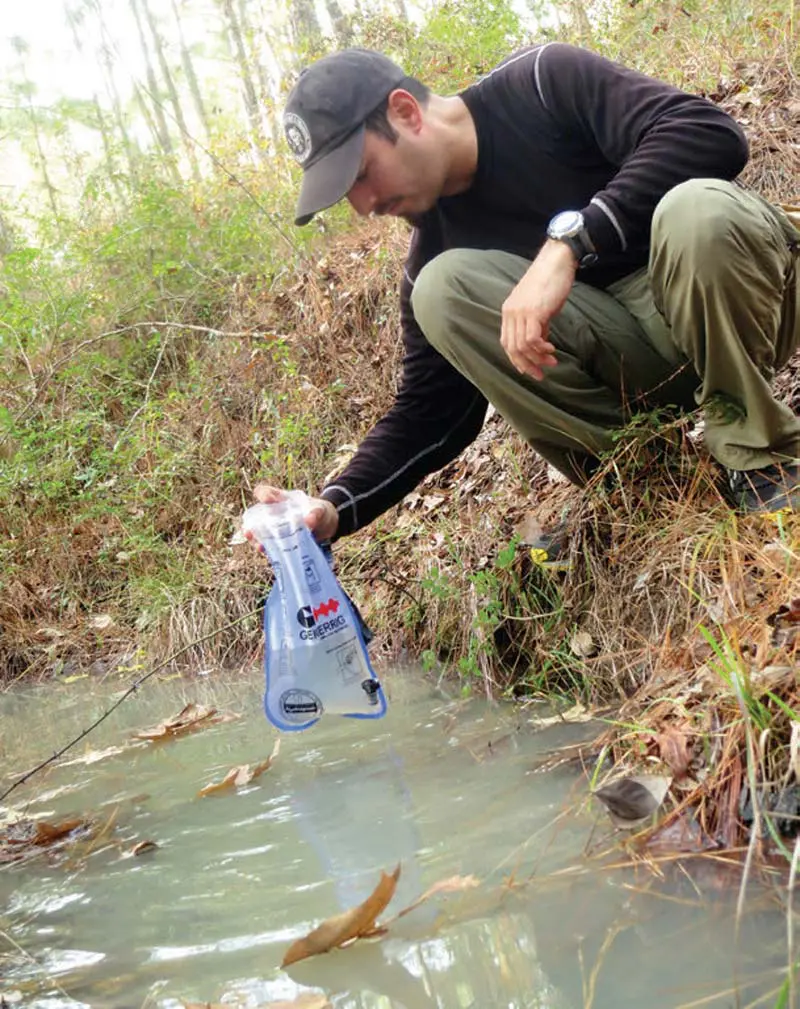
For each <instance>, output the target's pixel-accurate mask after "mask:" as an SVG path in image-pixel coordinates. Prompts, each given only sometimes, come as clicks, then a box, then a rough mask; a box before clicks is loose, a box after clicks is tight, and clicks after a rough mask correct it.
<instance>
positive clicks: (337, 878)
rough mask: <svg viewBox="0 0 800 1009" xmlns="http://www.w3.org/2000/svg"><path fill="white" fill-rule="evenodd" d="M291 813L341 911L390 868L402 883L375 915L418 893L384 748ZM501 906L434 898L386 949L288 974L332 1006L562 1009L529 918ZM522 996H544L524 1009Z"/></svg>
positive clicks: (326, 775) (493, 892)
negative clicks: (543, 1008) (326, 996)
mask: <svg viewBox="0 0 800 1009" xmlns="http://www.w3.org/2000/svg"><path fill="white" fill-rule="evenodd" d="M292 804H293V807H294V810H295V812H296V814H297V815H296V818H295V822H296V824H297V828H298V830H299V831H300V833H301V834H302V835H303V837H304V838H305V839H306V840H307V841H308V842H310V844H311V845H312V846H313V848H314V850H315V851H316V853H317V856H318V858H319V860H320V862H321V864H322V867H323V872H324V875H325V876H326V877H327V878H329V879H330V880H331V881H332V882H333V884H334V886H335V888H336V894H337V902H338V904H339V909H340V910H345V909H348V908H351V907H355V906H356V905H357V904H359V903H361V902H362V901H363V900H365V899H366V898H367V897H368V896H369V894H370V893H371V892H372V890H373V889H374V887H375V885H376V883H377V882H378V879H379V875H380V870H381V869H384V870H386V871H391V870H392V868H393V867H394V866H395V865H396V864H397V862H400V863H401V864H402V876H401V878H400V882H399V885H398V888H397V892H396V894H395V897H394V899H393V900H392V902H391V904H390V905H389V908H388V909H387V913H386V914H385V915H384V916H383V918H384V919H386V918H391V916H392V914H393V913H394V912H396V911H397V910H398V909H399V908H402V907H405V906H407V905H408V904H411V903H412V902H413V901H414V900H415V899H416V898H417V897H419V896H420V895H421V894H422V892H423V891H424V890H425V887H426V884H424V883H423V880H422V876H421V873H420V869H419V863H418V854H417V853H418V851H419V849H420V847H421V843H420V839H419V837H418V832H417V828H416V824H415V819H414V812H415V811H414V808H413V803H412V798H411V795H410V792H409V790H408V787H407V784H406V781H405V776H404V769H403V762H402V760H401V759H400V758H399V757H398V756H397V755H396V754H394V753H393V752H392V751H389V752H387V753H386V754H384V755H382V756H381V757H379V758H377V759H373V760H371V761H370V763H369V765H368V766H357V765H353V764H349V765H347V766H341V765H339V766H338V767H336V768H335V769H333V768H331V769H327V770H326V771H324V772H322V773H320V774H318V775H317V776H316V777H315V778H314V779H313V780H312V781H310V782H306V783H304V784H303V785H302V786H301V787H299V788H296V789H295V791H294V793H293V796H292ZM432 882H434V881H433V880H428V881H427V884H430V883H432ZM507 898H508V895H507V894H504V893H503V891H502V890H501V888H500V886H499V885H497V884H495V885H494V886H493V887H492V888H491V889H489V890H487V889H486V888H484V889H481V890H475V891H470V892H469V893H468V894H459V895H456V896H453V897H451V898H447V899H446V902H445V901H440V900H439V899H438V898H433V899H432V900H431V901H429V902H428V903H426V904H423V905H422V906H421V907H420V908H418V909H417V910H415V911H414V912H413V913H412V914H410V915H409V916H408V917H405V918H402V919H401V920H400V921H399V922H397V923H396V925H394V926H392V929H391V933H390V935H389V936H388V937H386V938H385V939H384V940H382V941H380V942H375V941H374V940H371V941H367V942H365V941H363V940H362V941H359V942H357V943H355V944H354V945H353V946H352V947H350V948H348V949H345V950H334V951H333V952H331V953H326V954H322V955H320V956H317V957H314V958H312V959H310V960H306V961H302V962H300V963H297V964H293V965H292V966H291V967H289V968H288V970H287V973H288V974H289V975H290V976H291V977H292V979H293V980H295V981H296V982H297V983H299V984H303V985H311V986H315V987H323V988H325V989H326V991H328V992H329V993H331V994H333V993H336V995H337V999H336V1005H337V1009H387V1003H386V1001H385V1000H386V999H389V1000H390V1001H389V1005H390V1006H391V1007H392V1009H428V1007H430V1009H467V1007H470V1006H474V1007H475V1009H494V1007H496V1006H501V1005H502V1006H508V1007H509V1009H525V1007H528V1006H534V1005H547V1006H548V1007H550V1009H565V1007H566V1006H567V1003H566V1002H564V1001H563V1000H562V999H560V998H559V996H558V995H557V994H556V993H555V992H554V990H553V989H552V987H551V986H550V985H549V984H548V982H547V980H546V978H545V976H544V974H543V973H542V971H541V968H540V966H539V963H538V959H537V953H536V943H535V940H534V937H533V928H532V923H531V919H530V916H529V915H528V914H526V913H520V912H516V911H515V912H511V911H510V910H509V909H508V899H507ZM442 908H445V910H446V917H444V918H443V921H442V922H441V928H440V927H439V924H440V923H438V922H437V920H436V919H437V916H438V915H439V911H440V910H441V909H442ZM451 915H454V916H455V917H451ZM532 993H541V995H542V997H541V998H539V999H538V1000H537V997H534V998H533V1001H532V1000H531V997H532Z"/></svg>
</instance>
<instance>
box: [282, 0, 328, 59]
mask: <svg viewBox="0 0 800 1009" xmlns="http://www.w3.org/2000/svg"><path fill="white" fill-rule="evenodd" d="M289 20H290V22H291V25H292V35H293V36H294V43H295V46H296V47H297V48H298V49H313V48H315V47H316V46H318V45H319V43H320V41H321V39H322V31H321V30H320V27H319V21H318V19H317V12H316V10H315V8H314V0H292V6H291V9H290V11H289Z"/></svg>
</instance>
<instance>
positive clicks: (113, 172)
mask: <svg viewBox="0 0 800 1009" xmlns="http://www.w3.org/2000/svg"><path fill="white" fill-rule="evenodd" d="M67 22H68V23H69V27H70V30H71V31H72V41H73V42H74V43H75V50H76V52H77V53H78V54H79V55H80V56H81V58H83V57H84V54H85V51H84V47H83V42H82V41H81V33H80V32H79V31H78V28H79V26H80V25H81V24H82V23H83V14H82V12H81V11H79V10H77V9H76V10H70V8H69V7H68V8H67ZM92 104H93V105H94V111H95V115H96V116H97V128H98V130H99V131H100V139H101V141H102V144H103V153H104V154H105V158H106V168H107V170H108V177H109V178H110V179H111V185H112V186H113V187H114V190H115V191H116V194H117V196H118V197H119V198H120V199H122V198H123V193H122V187H121V186H120V184H119V179H117V165H116V160H115V158H114V146H113V144H112V141H111V136H110V131H109V128H108V123H107V121H106V114H105V112H104V111H103V107H102V105H101V104H100V99H99V97H98V95H97V92H96V91H95V90H94V88H92Z"/></svg>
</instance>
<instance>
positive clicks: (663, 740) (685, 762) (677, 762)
mask: <svg viewBox="0 0 800 1009" xmlns="http://www.w3.org/2000/svg"><path fill="white" fill-rule="evenodd" d="M656 743H657V744H658V754H659V756H660V757H661V759H662V760H663V761H664V763H665V764H666V765H667V767H668V768H669V769H670V771H672V773H673V774H674V775H675V777H676V778H678V779H680V778H685V777H686V775H687V774H688V773H689V766H690V765H691V763H692V759H693V757H694V752H693V747H692V744H691V742H690V741H689V739H688V738H687V736H686V735H685V734H684V733H683V732H681V730H680V729H678V728H676V727H675V726H674V725H668V726H667V728H666V729H664V731H663V732H659V733H658V735H657V736H656Z"/></svg>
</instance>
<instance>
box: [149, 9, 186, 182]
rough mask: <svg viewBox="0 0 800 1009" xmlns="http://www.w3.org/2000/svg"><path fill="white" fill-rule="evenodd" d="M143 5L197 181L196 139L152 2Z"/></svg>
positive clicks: (174, 113)
mask: <svg viewBox="0 0 800 1009" xmlns="http://www.w3.org/2000/svg"><path fill="white" fill-rule="evenodd" d="M139 2H140V3H141V5H142V10H143V11H144V16H145V18H146V20H147V26H148V28H149V29H150V35H151V37H152V39H153V47H154V49H155V51H156V58H157V59H158V65H159V67H160V68H161V76H162V78H163V80H164V83H165V84H166V86H167V94H168V95H169V101H170V105H171V106H172V112H173V115H174V116H175V122H176V123H177V124H178V129H179V130H180V132H181V139H182V140H183V147H184V150H185V151H186V156H187V157H188V159H189V164H190V166H191V169H192V176H193V178H194V179H195V181H199V180H200V168H199V167H198V164H197V155H196V154H195V150H194V141H193V140H192V138H191V136H190V135H189V131H188V130H187V129H186V120H185V119H184V117H183V109H182V108H181V100H180V98H179V97H178V90H177V88H176V87H175V81H174V80H173V77H172V71H171V70H170V68H169V63H167V57H166V54H165V53H164V46H163V44H162V42H161V36H160V35H159V34H158V26H157V25H156V22H155V18H154V17H153V12H152V11H151V10H150V4H149V3H148V2H147V0H139Z"/></svg>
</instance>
